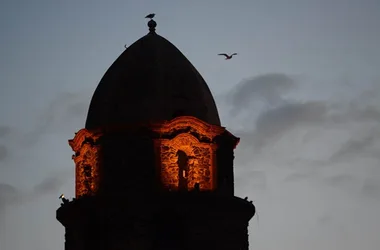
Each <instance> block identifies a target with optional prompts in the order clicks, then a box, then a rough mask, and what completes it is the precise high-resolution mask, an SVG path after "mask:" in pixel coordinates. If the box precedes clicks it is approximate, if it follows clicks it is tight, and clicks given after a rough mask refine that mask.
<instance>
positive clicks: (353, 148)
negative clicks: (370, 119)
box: [330, 128, 380, 161]
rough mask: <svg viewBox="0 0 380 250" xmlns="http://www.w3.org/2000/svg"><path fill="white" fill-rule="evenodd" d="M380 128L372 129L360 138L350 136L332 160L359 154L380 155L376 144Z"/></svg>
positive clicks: (348, 158)
mask: <svg viewBox="0 0 380 250" xmlns="http://www.w3.org/2000/svg"><path fill="white" fill-rule="evenodd" d="M379 138H380V129H378V128H375V129H370V130H369V131H366V134H365V135H364V136H362V137H360V138H350V139H349V140H348V141H347V142H346V143H344V144H343V145H342V146H341V148H340V149H339V150H338V151H337V152H335V153H334V154H333V155H332V156H331V158H330V160H331V161H341V160H350V159H352V158H355V157H358V156H367V157H377V158H378V157H379V155H378V150H377V149H376V147H374V146H375V144H376V142H377V141H379ZM379 159H380V158H379Z"/></svg>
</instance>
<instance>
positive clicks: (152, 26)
mask: <svg viewBox="0 0 380 250" xmlns="http://www.w3.org/2000/svg"><path fill="white" fill-rule="evenodd" d="M155 15H156V14H154V13H151V14H149V15H147V16H146V17H145V18H149V19H150V21H149V22H148V27H149V31H150V33H155V31H156V26H157V23H156V22H155V21H154V20H153V17H154V16H155Z"/></svg>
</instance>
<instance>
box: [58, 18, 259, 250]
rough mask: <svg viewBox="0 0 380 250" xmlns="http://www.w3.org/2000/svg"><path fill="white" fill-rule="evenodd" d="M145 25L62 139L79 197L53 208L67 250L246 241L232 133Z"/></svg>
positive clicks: (185, 66) (246, 206)
mask: <svg viewBox="0 0 380 250" xmlns="http://www.w3.org/2000/svg"><path fill="white" fill-rule="evenodd" d="M148 26H149V30H150V32H149V34H147V35H146V36H144V37H142V38H141V39H139V40H138V41H136V42H135V43H134V44H132V45H131V46H130V47H128V48H127V49H126V50H125V51H124V52H123V53H122V54H121V55H120V56H119V58H118V59H117V60H116V61H115V62H114V63H113V64H112V66H111V67H110V68H109V69H108V71H107V72H106V73H105V75H104V76H103V78H102V79H101V81H100V83H99V85H98V87H97V89H96V91H95V93H94V95H93V98H92V101H91V104H90V108H89V111H88V116H87V121H86V125H85V128H84V129H81V130H80V131H78V132H77V133H76V134H75V137H74V139H72V140H70V141H69V144H70V146H71V147H72V149H73V151H74V152H75V154H74V155H73V159H74V161H75V165H76V183H75V185H76V188H75V190H76V198H75V199H74V200H72V201H66V202H64V203H62V204H61V207H60V208H59V209H58V210H57V219H58V221H59V222H61V223H62V225H63V226H64V227H65V232H66V233H65V250H118V249H120V250H121V249H123V250H128V249H133V250H138V249H165V250H170V249H177V250H181V249H189V250H192V249H197V250H203V249H204V250H206V249H207V250H214V249H218V250H224V249H225V250H227V249H228V250H242V249H243V250H248V222H249V220H250V219H251V218H252V217H253V215H254V213H255V207H254V205H253V204H252V203H251V202H249V201H248V200H245V199H241V198H238V197H236V196H234V176H233V159H234V153H233V151H234V148H235V147H236V145H237V144H238V142H239V138H237V137H235V136H233V135H232V134H231V133H229V132H228V131H227V130H226V129H225V128H224V127H222V126H221V124H220V120H219V115H218V111H217V108H216V105H215V102H214V99H213V96H212V94H211V92H210V90H209V88H208V86H207V84H206V83H205V81H204V80H203V78H202V76H201V75H200V74H199V73H198V72H197V70H196V69H195V68H194V66H193V65H192V64H191V63H190V62H189V61H188V60H187V59H186V57H185V56H184V55H183V54H182V53H181V52H180V51H179V50H178V49H177V48H176V47H175V46H174V45H173V44H171V43H170V42H169V41H167V40H166V39H165V38H163V37H161V36H159V35H157V34H156V32H155V28H156V22H155V21H154V20H150V21H149V23H148Z"/></svg>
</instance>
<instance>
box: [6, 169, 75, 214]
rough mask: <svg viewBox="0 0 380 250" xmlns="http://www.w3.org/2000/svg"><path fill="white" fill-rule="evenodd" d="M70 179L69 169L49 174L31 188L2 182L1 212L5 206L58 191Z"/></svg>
mask: <svg viewBox="0 0 380 250" xmlns="http://www.w3.org/2000/svg"><path fill="white" fill-rule="evenodd" d="M68 179H69V171H65V172H62V173H58V174H56V175H52V176H48V177H46V178H44V179H43V180H42V181H41V182H39V183H37V184H36V185H34V186H33V187H32V189H31V190H29V191H28V190H27V191H23V190H19V189H18V188H16V187H15V186H12V185H10V184H6V183H0V213H1V211H4V208H6V207H7V206H11V205H18V204H22V203H24V202H28V201H29V200H30V199H31V198H32V197H33V199H36V198H40V197H42V196H43V195H46V194H50V193H54V192H57V191H58V190H59V188H60V187H61V186H63V185H64V184H65V182H66V181H67V180H68Z"/></svg>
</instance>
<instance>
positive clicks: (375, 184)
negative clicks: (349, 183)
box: [361, 177, 380, 200]
mask: <svg viewBox="0 0 380 250" xmlns="http://www.w3.org/2000/svg"><path fill="white" fill-rule="evenodd" d="M361 191H362V194H363V195H366V196H368V197H371V198H374V199H378V200H380V182H379V179H376V178H374V177H370V178H367V179H366V180H365V181H364V184H363V186H362V190H361Z"/></svg>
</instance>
